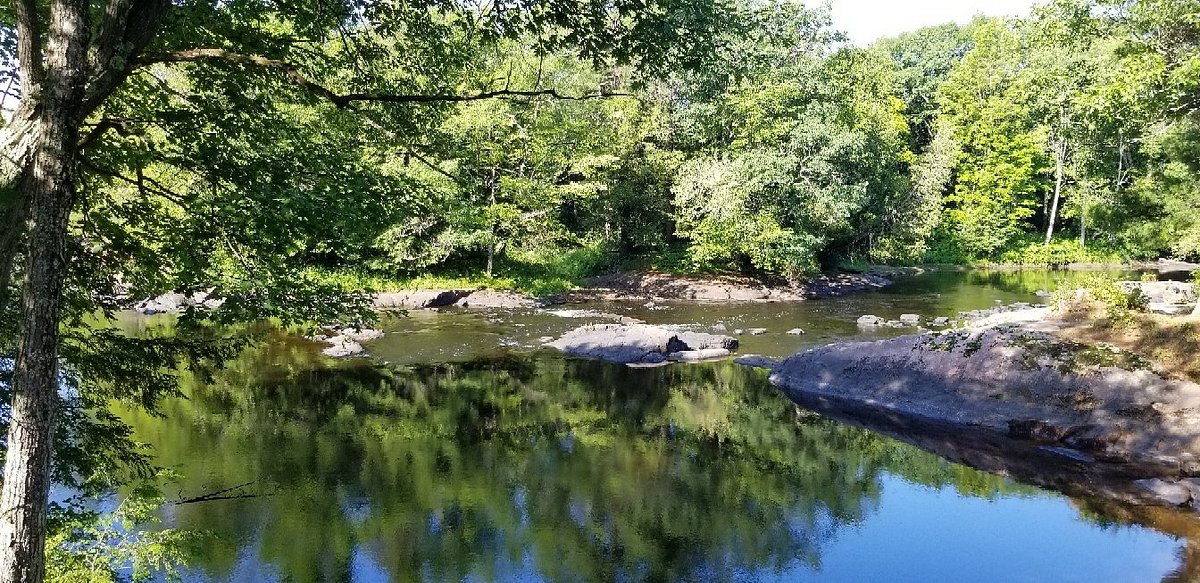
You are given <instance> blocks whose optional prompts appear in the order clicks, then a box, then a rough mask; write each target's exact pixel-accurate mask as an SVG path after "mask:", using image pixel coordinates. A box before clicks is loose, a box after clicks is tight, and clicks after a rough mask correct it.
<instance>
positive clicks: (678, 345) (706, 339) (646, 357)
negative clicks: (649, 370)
mask: <svg viewBox="0 0 1200 583" xmlns="http://www.w3.org/2000/svg"><path fill="white" fill-rule="evenodd" d="M546 346H549V347H551V348H556V349H558V350H561V351H563V352H564V353H566V354H569V355H571V356H578V357H581V358H591V359H595V360H605V361H608V362H617V363H623V364H655V363H660V362H665V361H667V360H668V359H672V360H680V361H695V360H710V359H713V358H722V357H725V356H728V355H729V354H730V352H731V351H732V350H734V349H736V348H737V346H738V341H737V339H736V338H732V337H729V336H721V335H718V334H704V333H701V332H680V331H677V330H672V329H670V328H664V327H661V326H650V325H646V324H594V325H590V326H581V327H579V328H576V329H574V330H572V331H570V332H568V333H566V334H564V335H563V336H562V337H561V338H559V339H558V340H555V341H553V342H549V343H547V344H546ZM718 351H719V352H718Z"/></svg>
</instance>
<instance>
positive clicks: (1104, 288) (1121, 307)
mask: <svg viewBox="0 0 1200 583" xmlns="http://www.w3.org/2000/svg"><path fill="white" fill-rule="evenodd" d="M1148 303H1149V300H1148V299H1147V298H1146V296H1145V295H1143V294H1142V292H1141V290H1139V289H1136V288H1135V289H1133V290H1128V289H1125V288H1123V287H1121V286H1119V285H1117V282H1116V279H1114V278H1113V277H1112V276H1110V275H1106V274H1092V275H1089V276H1087V277H1085V278H1083V279H1081V280H1078V281H1074V282H1070V283H1066V284H1063V285H1062V286H1059V288H1058V289H1057V290H1056V291H1055V292H1054V295H1053V297H1052V305H1053V306H1054V309H1055V311H1057V312H1059V313H1061V314H1064V315H1076V316H1080V315H1085V316H1086V315H1093V316H1099V317H1100V318H1103V319H1104V320H1105V321H1106V322H1107V323H1108V325H1109V326H1113V327H1116V326H1122V327H1123V326H1128V325H1130V324H1132V323H1133V320H1134V314H1135V313H1137V312H1144V311H1145V310H1146V307H1147V305H1148Z"/></svg>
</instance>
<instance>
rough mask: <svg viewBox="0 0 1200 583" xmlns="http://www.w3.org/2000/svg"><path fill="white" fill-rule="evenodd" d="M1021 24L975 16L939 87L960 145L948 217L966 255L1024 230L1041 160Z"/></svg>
mask: <svg viewBox="0 0 1200 583" xmlns="http://www.w3.org/2000/svg"><path fill="white" fill-rule="evenodd" d="M1020 26H1021V25H1020V24H1018V23H1014V22H1010V21H1005V20H988V21H983V22H977V23H975V24H974V25H973V26H972V29H973V36H974V48H973V49H971V51H970V52H969V53H967V55H966V56H965V57H964V58H963V60H962V61H961V62H960V63H959V65H958V66H957V67H955V69H954V71H953V72H952V73H951V74H950V77H949V79H947V81H946V83H945V84H943V85H942V87H941V93H940V94H939V95H938V105H939V107H940V108H941V115H942V119H944V120H945V122H946V123H947V124H949V127H950V128H952V129H951V131H952V138H953V139H954V141H955V142H957V143H958V144H959V145H960V146H961V153H960V154H959V159H958V162H957V164H956V165H955V168H956V181H955V186H954V192H953V194H952V195H951V196H950V197H948V198H947V203H948V206H947V210H946V218H947V222H948V227H949V229H950V231H951V233H952V236H953V237H954V239H955V242H956V243H957V244H958V245H959V246H960V248H961V249H962V250H963V251H964V252H965V253H966V254H967V255H968V256H969V257H975V258H983V257H990V256H992V255H994V254H995V253H996V252H997V251H999V250H1000V249H1002V248H1004V247H1005V246H1006V245H1008V244H1010V243H1012V242H1013V241H1015V240H1016V238H1017V237H1018V236H1019V235H1020V234H1021V233H1022V231H1023V230H1024V229H1025V225H1026V223H1025V221H1026V220H1027V219H1029V218H1030V217H1032V216H1033V215H1034V214H1035V209H1036V208H1037V198H1036V195H1037V193H1038V192H1039V182H1040V181H1039V175H1041V174H1042V173H1043V172H1044V169H1045V168H1046V165H1047V164H1046V159H1045V152H1044V150H1043V148H1042V144H1044V143H1046V139H1045V130H1044V128H1043V127H1042V126H1041V125H1040V124H1038V123H1037V120H1036V118H1035V117H1034V116H1032V115H1031V109H1032V107H1033V106H1034V103H1033V100H1034V97H1035V93H1034V91H1033V89H1034V86H1033V85H1031V80H1032V79H1031V76H1030V74H1029V73H1028V68H1027V67H1026V59H1025V52H1024V50H1023V43H1024V39H1023V35H1022V33H1021V31H1020V30H1019V27H1020Z"/></svg>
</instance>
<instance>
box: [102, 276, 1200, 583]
mask: <svg viewBox="0 0 1200 583" xmlns="http://www.w3.org/2000/svg"><path fill="white" fill-rule="evenodd" d="M1055 277H1059V276H1054V275H1051V274H1044V273H1036V274H1024V275H1021V274H1011V273H1010V274H996V275H986V274H977V273H973V274H936V275H932V276H922V277H918V278H913V279H910V280H906V281H904V282H903V283H901V284H899V285H897V286H896V287H895V288H892V289H888V290H886V291H882V292H878V293H870V294H862V295H856V296H850V297H845V298H836V299H828V300H820V301H812V302H805V303H800V304H768V305H749V306H700V307H698V306H668V307H665V308H662V309H658V308H657V307H656V308H654V309H650V308H646V307H644V306H640V305H636V304H631V305H608V306H584V308H587V309H602V310H604V311H609V312H618V313H623V314H630V315H635V316H637V317H639V318H643V319H645V320H648V321H651V322H660V323H671V324H692V325H694V326H696V327H697V328H698V329H705V328H710V327H712V326H714V325H717V324H721V325H724V326H726V327H727V328H729V329H731V330H732V329H734V328H752V327H763V328H767V329H768V333H767V334H765V335H762V336H754V337H750V336H746V337H743V347H744V348H743V350H742V352H757V353H760V354H770V355H785V354H789V353H791V352H793V351H795V350H797V349H798V348H802V347H804V346H812V345H816V344H822V343H827V342H831V341H835V340H839V339H845V338H853V337H875V338H879V337H883V336H886V335H894V334H897V333H898V332H896V331H884V332H879V333H861V332H859V331H858V330H857V329H856V326H855V324H854V321H855V319H857V318H858V316H860V315H862V314H866V313H872V314H876V315H879V316H883V317H887V318H895V317H897V316H899V315H900V314H901V313H905V312H916V313H920V314H923V315H926V316H930V317H932V316H938V315H954V314H956V313H957V312H958V311H961V310H970V309H978V308H985V307H989V306H991V305H994V302H995V300H1002V301H1005V302H1013V301H1036V300H1037V298H1036V297H1035V296H1033V294H1032V292H1033V291H1034V290H1036V289H1043V288H1044V289H1053V282H1052V279H1053V278H1055ZM574 308H578V306H576V307H574ZM585 321H589V319H588V318H582V319H578V318H563V317H559V316H554V315H547V314H545V313H535V312H530V313H523V314H502V313H491V314H489V313H480V312H470V313H462V312H452V313H440V314H438V313H429V312H419V313H414V314H412V316H410V317H407V318H393V319H390V320H389V321H388V322H387V327H388V329H389V334H388V336H387V337H385V339H383V340H382V341H380V342H378V343H376V344H374V345H372V346H370V347H369V349H370V351H371V352H372V354H373V356H374V357H375V360H370V361H361V362H343V363H336V364H330V363H329V362H328V361H325V360H323V359H321V358H319V357H318V356H316V355H315V354H314V351H313V349H312V348H313V347H312V346H311V345H309V344H307V343H303V342H297V341H284V340H280V341H277V342H272V343H268V344H264V345H260V346H256V347H254V348H253V349H251V350H249V351H247V352H246V353H245V354H243V355H242V356H241V358H239V359H238V360H237V361H236V362H234V363H231V364H230V365H229V366H228V367H226V368H224V369H223V370H221V371H219V372H218V373H217V375H216V377H215V378H214V379H207V380H208V381H211V382H200V381H199V380H197V379H192V380H189V381H188V382H187V383H186V386H185V393H186V394H188V395H189V397H190V398H189V399H187V400H175V401H171V402H169V403H167V404H166V406H165V408H164V411H163V412H164V414H165V415H164V416H163V417H149V416H144V415H137V414H134V413H127V414H126V417H127V418H128V419H129V421H130V422H131V423H132V424H133V425H134V427H135V429H136V436H137V438H139V439H140V440H142V441H145V442H147V443H149V444H151V445H152V446H153V447H154V451H155V452H156V455H157V459H158V462H159V463H160V464H162V465H165V466H168V467H171V468H173V469H174V470H175V471H176V472H177V473H178V476H179V478H178V481H177V483H175V484H172V485H171V486H169V487H168V488H167V492H168V495H169V497H171V498H183V499H186V498H189V497H194V496H199V495H203V494H206V493H211V492H215V491H218V490H223V489H226V488H231V487H234V486H239V485H240V486H241V487H240V488H237V489H235V490H231V491H230V493H232V494H234V495H238V496H242V495H244V496H245V497H239V498H235V499H227V500H214V501H206V502H196V503H189V504H182V505H168V506H167V507H166V508H165V513H166V520H167V522H168V524H170V525H171V526H176V527H182V528H190V529H198V530H206V531H209V532H211V533H213V535H214V536H213V537H211V538H209V539H207V540H206V542H204V544H203V545H202V546H201V548H199V549H197V552H196V555H195V557H194V558H193V562H192V566H191V567H190V568H189V570H188V571H187V572H186V573H185V580H187V581H204V582H208V581H212V582H218V581H279V582H284V581H294V582H310V581H361V582H373V581H417V580H426V581H480V582H484V581H680V580H687V581H973V582H983V581H998V582H999V581H1004V582H1008V581H1087V582H1101V581H1130V582H1141V581H1163V580H1172V581H1174V580H1178V581H1186V580H1190V577H1191V575H1193V574H1195V572H1196V571H1195V568H1196V567H1195V564H1196V563H1198V562H1200V561H1197V560H1196V559H1195V558H1194V557H1195V556H1196V555H1198V554H1200V553H1196V552H1195V551H1193V550H1192V549H1195V548H1198V547H1197V546H1196V544H1195V543H1193V542H1190V541H1194V540H1200V536H1196V533H1200V528H1197V527H1196V526H1195V525H1194V524H1193V523H1194V521H1193V520H1192V519H1191V518H1190V517H1186V516H1185V517H1180V516H1178V515H1175V514H1171V513H1166V514H1162V515H1157V514H1153V513H1151V515H1153V516H1157V518H1147V515H1142V514H1137V519H1136V520H1133V519H1132V518H1131V517H1133V516H1134V515H1130V514H1125V513H1122V512H1119V511H1113V510H1112V509H1111V508H1108V507H1107V506H1104V505H1098V504H1094V503H1089V502H1086V501H1081V500H1074V499H1070V498H1067V497H1064V496H1061V495H1059V494H1056V493H1052V492H1047V491H1044V490H1041V489H1038V488H1034V487H1031V486H1026V485H1022V484H1019V483H1015V482H1013V481H1010V480H1008V479H1005V478H1003V477H1000V476H996V475H992V474H987V473H982V472H978V471H975V470H972V469H969V468H967V467H964V466H961V465H956V464H951V463H949V462H946V461H945V460H943V459H941V458H939V457H937V456H935V455H933V454H930V453H926V452H923V451H921V450H918V449H916V448H913V447H911V446H908V445H905V444H902V443H899V442H896V441H894V440H891V439H888V438H885V437H882V436H879V435H877V434H874V433H872V432H870V431H866V430H863V429H858V428H854V427H849V426H846V425H842V424H838V423H836V422H833V421H830V420H827V419H823V418H821V417H818V416H815V415H813V414H810V413H807V412H805V411H803V410H800V409H798V408H796V407H795V406H794V405H792V404H791V403H790V402H789V401H787V400H786V399H785V398H784V397H782V396H780V394H779V393H778V392H777V391H776V390H775V389H773V388H772V387H771V386H770V385H769V383H767V381H766V375H765V374H764V373H763V372H762V371H757V370H750V369H744V368H741V367H737V366H735V365H733V364H731V363H728V362H722V363H713V364H701V365H686V366H670V367H665V368H656V369H630V368H626V367H622V366H615V365H608V364H603V363H595V362H585V361H578V360H573V359H566V358H562V357H560V356H558V355H555V354H551V353H546V352H544V351H534V352H530V350H529V347H535V346H536V345H537V344H538V338H540V337H542V336H550V335H556V334H558V333H561V332H562V331H565V330H567V329H569V328H572V327H574V326H577V325H579V324H581V323H583V322H585ZM796 327H800V328H803V329H805V330H806V331H807V334H806V335H804V336H799V337H795V336H789V335H787V334H785V332H786V331H787V330H790V329H792V328H796ZM381 361H385V362H387V363H389V364H380V362H381ZM1101 508H1108V509H1107V510H1101Z"/></svg>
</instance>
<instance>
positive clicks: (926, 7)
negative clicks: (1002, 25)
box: [810, 0, 1035, 46]
mask: <svg viewBox="0 0 1200 583" xmlns="http://www.w3.org/2000/svg"><path fill="white" fill-rule="evenodd" d="M829 3H830V4H831V5H832V7H833V25H834V27H835V28H837V29H839V30H843V31H845V32H847V33H848V34H849V35H850V40H851V41H853V42H854V43H855V44H857V45H860V46H865V45H868V44H871V43H872V42H874V41H875V40H878V39H879V38H881V37H886V36H895V35H897V34H899V33H902V32H908V31H910V30H916V29H918V28H921V27H923V26H929V25H933V24H943V23H946V22H958V23H960V24H965V23H967V22H970V20H971V19H972V18H973V17H974V16H975V15H976V14H985V15H987V16H1027V15H1028V14H1029V10H1030V8H1032V7H1033V5H1034V3H1035V2H1034V0H829ZM816 4H818V3H817V2H813V3H811V4H810V5H816Z"/></svg>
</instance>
